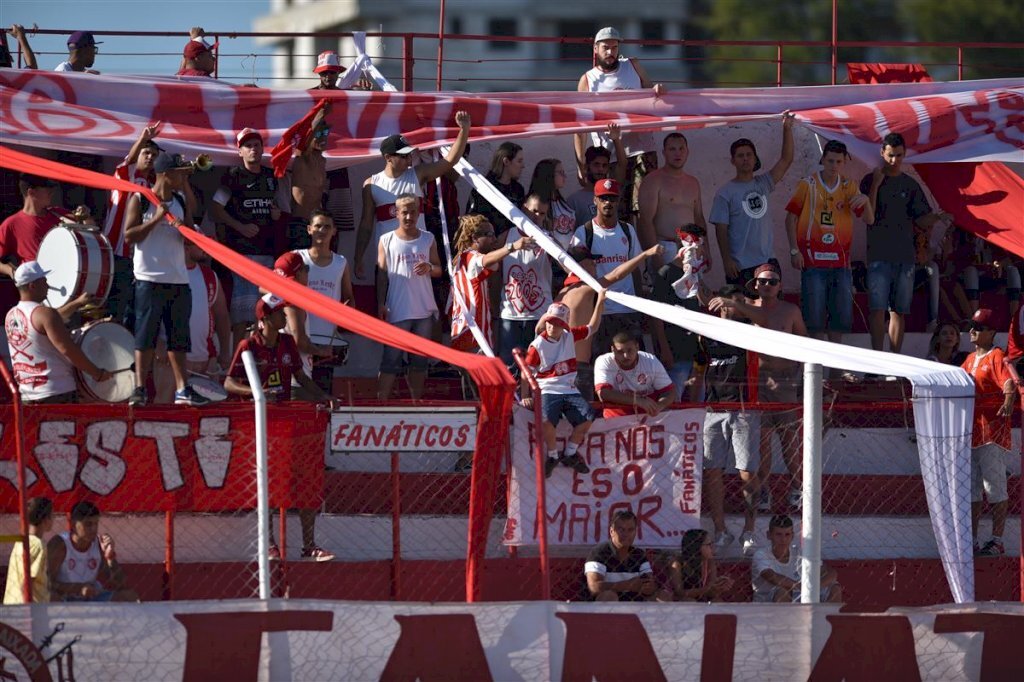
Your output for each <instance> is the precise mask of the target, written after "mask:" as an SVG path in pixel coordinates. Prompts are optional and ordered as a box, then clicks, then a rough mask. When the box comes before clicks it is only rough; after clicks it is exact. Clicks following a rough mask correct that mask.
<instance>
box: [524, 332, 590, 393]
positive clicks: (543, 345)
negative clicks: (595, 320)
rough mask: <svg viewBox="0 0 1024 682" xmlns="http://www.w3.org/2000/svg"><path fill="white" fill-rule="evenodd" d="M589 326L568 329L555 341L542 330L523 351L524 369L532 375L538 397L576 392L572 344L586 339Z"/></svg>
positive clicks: (574, 356) (574, 346)
mask: <svg viewBox="0 0 1024 682" xmlns="http://www.w3.org/2000/svg"><path fill="white" fill-rule="evenodd" d="M592 333H593V331H592V330H591V329H590V325H583V326H582V327H572V328H571V329H569V330H567V331H565V332H563V333H562V335H561V336H560V337H559V338H558V339H557V340H555V339H552V338H550V337H549V336H548V335H547V333H546V332H545V331H544V330H541V332H540V333H539V334H537V338H535V339H534V340H533V343H531V344H530V347H529V348H528V349H527V350H526V365H527V366H528V367H530V368H532V369H533V370H534V372H536V374H535V376H536V377H537V384H538V386H539V387H540V392H541V393H551V394H554V395H572V394H573V393H579V389H577V388H576V342H577V341H582V340H583V339H585V338H588V337H589V336H590V335H591V334H592Z"/></svg>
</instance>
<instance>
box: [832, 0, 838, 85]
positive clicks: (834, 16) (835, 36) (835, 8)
mask: <svg viewBox="0 0 1024 682" xmlns="http://www.w3.org/2000/svg"><path fill="white" fill-rule="evenodd" d="M838 72H839V0H832V85H835V84H836V76H837V75H838Z"/></svg>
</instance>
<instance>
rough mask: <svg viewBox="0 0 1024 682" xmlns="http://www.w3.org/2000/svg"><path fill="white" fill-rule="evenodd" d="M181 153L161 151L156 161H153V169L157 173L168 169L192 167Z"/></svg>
mask: <svg viewBox="0 0 1024 682" xmlns="http://www.w3.org/2000/svg"><path fill="white" fill-rule="evenodd" d="M191 168H192V166H190V165H189V163H188V162H187V161H185V159H184V158H182V156H181V154H170V153H168V152H160V154H159V155H157V157H156V161H154V162H153V170H154V171H156V172H157V173H166V172H168V171H172V170H176V169H191Z"/></svg>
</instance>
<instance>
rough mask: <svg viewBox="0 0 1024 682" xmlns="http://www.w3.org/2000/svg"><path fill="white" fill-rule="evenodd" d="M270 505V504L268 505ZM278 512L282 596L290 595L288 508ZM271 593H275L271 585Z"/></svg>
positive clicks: (282, 508)
mask: <svg viewBox="0 0 1024 682" xmlns="http://www.w3.org/2000/svg"><path fill="white" fill-rule="evenodd" d="M268 506H269V505H268ZM277 514H278V521H277V523H278V532H279V534H280V535H281V546H280V547H279V549H280V551H281V560H280V561H278V562H277V563H279V564H280V566H279V568H280V569H281V596H282V597H287V596H288V509H287V508H286V507H281V508H280V509H278V510H277ZM270 593H271V594H273V593H274V588H273V586H271V588H270Z"/></svg>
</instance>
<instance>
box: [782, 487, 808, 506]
mask: <svg viewBox="0 0 1024 682" xmlns="http://www.w3.org/2000/svg"><path fill="white" fill-rule="evenodd" d="M786 501H787V502H789V506H790V507H792V508H793V509H803V506H804V493H803V491H802V490H797V489H796V488H790V489H789V497H787V498H786Z"/></svg>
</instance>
